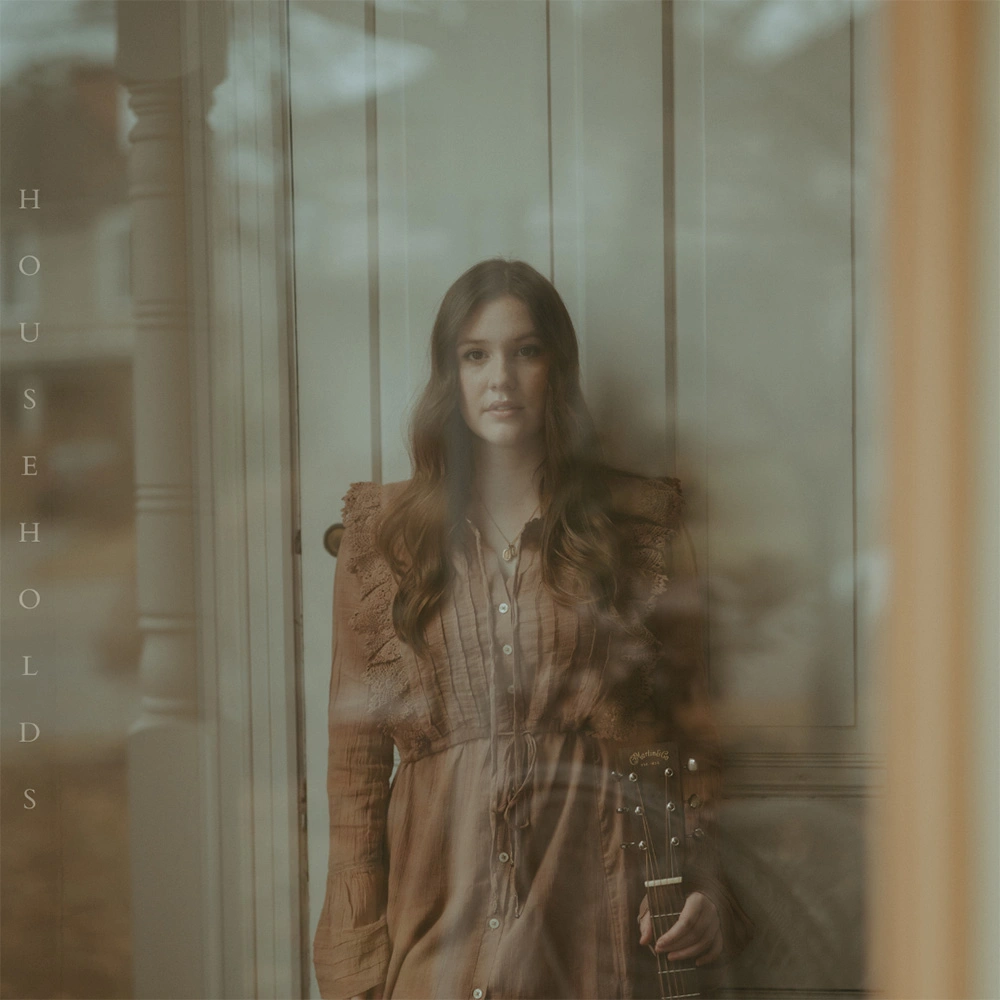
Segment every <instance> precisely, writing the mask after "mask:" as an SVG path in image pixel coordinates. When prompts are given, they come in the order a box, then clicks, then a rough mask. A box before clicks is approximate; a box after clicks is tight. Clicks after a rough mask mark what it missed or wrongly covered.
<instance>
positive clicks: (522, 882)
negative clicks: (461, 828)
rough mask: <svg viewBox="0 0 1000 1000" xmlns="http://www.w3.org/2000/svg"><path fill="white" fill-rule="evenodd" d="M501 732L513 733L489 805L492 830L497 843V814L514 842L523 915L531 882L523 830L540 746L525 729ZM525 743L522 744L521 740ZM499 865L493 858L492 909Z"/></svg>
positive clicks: (518, 908) (515, 876) (516, 887)
mask: <svg viewBox="0 0 1000 1000" xmlns="http://www.w3.org/2000/svg"><path fill="white" fill-rule="evenodd" d="M497 735H498V736H509V737H511V739H510V742H508V743H507V745H506V746H505V747H504V750H503V763H502V773H501V775H500V778H499V781H498V782H497V785H496V786H495V791H494V801H493V806H492V808H491V809H490V833H491V835H492V843H493V845H494V846H495V845H496V842H497V840H496V829H497V817H498V816H501V817H502V818H503V821H504V823H505V824H506V826H507V832H508V840H509V842H510V845H511V857H510V865H511V868H512V872H513V882H514V916H515V917H519V916H520V915H521V904H522V902H523V899H524V897H525V896H526V895H527V893H528V889H529V888H530V886H531V872H530V870H529V865H528V859H527V858H526V857H524V854H523V845H524V841H523V838H522V835H521V834H522V831H523V830H524V829H526V828H527V827H528V826H529V824H530V823H531V818H530V817H531V792H532V788H533V786H534V781H535V761H536V760H537V759H538V748H537V745H536V743H535V737H534V736H533V735H532V734H531V733H529V732H527V731H525V730H518V731H516V732H501V733H497ZM522 743H523V747H522V746H521V744H522ZM498 882H499V880H498V872H497V865H496V863H495V862H494V860H493V859H491V861H490V911H491V912H494V911H495V910H496V908H497V905H498V903H499V884H498Z"/></svg>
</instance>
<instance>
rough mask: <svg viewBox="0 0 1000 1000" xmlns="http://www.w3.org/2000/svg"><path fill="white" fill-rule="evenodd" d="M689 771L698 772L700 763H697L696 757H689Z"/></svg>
mask: <svg viewBox="0 0 1000 1000" xmlns="http://www.w3.org/2000/svg"><path fill="white" fill-rule="evenodd" d="M688 770H689V771H697V770H698V761H696V760H695V759H694V757H688Z"/></svg>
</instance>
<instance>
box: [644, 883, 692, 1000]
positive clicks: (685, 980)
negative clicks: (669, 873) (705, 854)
mask: <svg viewBox="0 0 1000 1000" xmlns="http://www.w3.org/2000/svg"><path fill="white" fill-rule="evenodd" d="M645 886H646V899H647V902H648V903H649V916H650V918H651V919H652V921H653V938H654V940H656V939H658V938H659V937H660V936H661V935H663V934H666V933H667V931H668V930H670V928H671V927H672V926H673V925H674V923H675V922H676V920H677V918H678V917H679V916H680V912H681V909H682V908H683V906H684V890H683V888H682V886H683V883H682V881H681V879H680V878H659V879H649V880H647V881H646V883H645ZM656 966H657V978H658V980H659V986H660V1000H680V998H681V997H689V998H690V997H700V996H701V992H700V984H699V981H698V968H697V966H696V965H695V964H694V959H693V958H684V959H678V960H675V961H671V960H670V959H668V958H667V956H666V955H665V954H662V953H660V952H657V953H656Z"/></svg>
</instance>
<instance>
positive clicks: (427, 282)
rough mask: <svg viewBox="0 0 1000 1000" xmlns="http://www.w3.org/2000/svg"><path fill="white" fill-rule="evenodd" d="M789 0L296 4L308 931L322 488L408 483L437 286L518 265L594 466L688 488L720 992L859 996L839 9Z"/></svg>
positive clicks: (859, 413) (318, 702) (854, 508)
mask: <svg viewBox="0 0 1000 1000" xmlns="http://www.w3.org/2000/svg"><path fill="white" fill-rule="evenodd" d="M806 6H807V7H808V8H815V9H813V10H812V11H811V12H809V11H806V10H805V9H804V8H803V5H800V4H795V3H777V4H776V3H768V4H741V5H716V4H701V3H694V2H681V3H675V4H669V3H665V4H664V3H660V2H647V0H628V2H588V3H583V4H577V3H569V2H556V3H542V2H538V3H519V2H504V0H498V2H493V0H483V2H473V3H464V2H443V3H436V2H424V3H420V4H415V5H402V4H396V3H364V2H360V0H357V2H355V0H344V2H327V0H315V2H314V0H293V2H292V3H291V5H290V24H289V29H290V57H289V58H290V85H291V103H292V121H293V130H292V143H293V162H294V193H295V198H294V215H295V261H296V265H295V272H296V289H295V291H296V319H297V359H298V372H297V382H298V388H299V399H298V406H299V414H298V420H299V449H300V469H301V481H300V497H301V529H302V553H301V568H302V609H301V610H302V630H303V653H304V685H305V693H306V698H305V705H306V719H305V724H306V759H307V766H308V770H307V799H308V843H309V871H310V880H309V894H308V896H309V908H310V920H309V926H310V928H311V929H313V928H315V926H316V922H317V919H318V916H319V909H320V907H321V906H322V903H323V894H324V883H325V878H326V852H327V838H328V832H327V831H328V814H327V801H326V792H325V773H326V763H325V754H326V710H327V694H328V684H329V660H330V648H331V602H332V583H333V574H334V566H335V564H334V560H333V556H332V555H331V552H330V551H328V550H327V549H326V548H325V547H324V544H323V538H324V534H325V532H326V530H327V529H328V528H329V527H330V526H331V525H333V524H335V523H337V522H339V521H340V519H341V514H340V502H341V497H342V496H343V494H344V492H345V491H346V489H347V487H348V485H349V484H350V483H351V482H353V481H356V480H367V479H374V480H377V481H383V482H390V481H394V480H399V479H405V478H407V477H408V475H409V463H408V459H407V455H406V438H405V424H406V418H407V415H408V412H409V410H410V407H411V406H412V404H413V402H414V400H415V397H416V394H417V392H418V391H419V389H420V387H421V385H422V383H423V381H424V379H425V378H426V374H427V363H428V358H427V344H428V340H429V335H430V328H431V324H432V321H433V318H434V314H435V310H436V307H437V304H438V302H439V301H440V299H441V297H442V295H443V294H444V292H445V290H446V288H447V287H448V285H449V284H450V283H451V282H452V281H453V280H454V279H455V278H456V277H457V276H458V274H459V273H461V272H462V271H463V270H465V268H467V267H468V266H469V265H471V264H472V263H474V262H475V261H476V260H479V259H481V258H483V257H487V256H493V255H504V256H514V257H520V258H523V259H525V260H527V261H528V262H529V263H531V264H532V265H534V266H535V267H537V268H538V269H539V270H541V271H542V272H543V273H546V274H548V275H549V276H550V277H551V278H552V279H553V281H554V282H555V284H556V287H557V288H559V290H560V292H561V293H562V295H563V297H564V299H565V301H566V304H567V307H568V308H569V311H570V313H571V315H572V317H573V320H574V323H575V324H576V327H577V331H578V334H579V337H580V343H581V357H582V365H583V373H584V388H585V392H586V395H587V399H588V402H589V404H590V406H591V410H592V412H593V413H594V416H595V418H596V420H597V422H598V425H599V428H600V430H601V432H602V434H603V436H604V442H605V446H606V449H607V453H608V454H609V455H611V456H614V463H615V464H616V465H620V466H623V467H626V468H630V469H632V470H634V471H636V472H641V473H644V474H650V475H663V474H676V475H679V476H680V477H681V479H682V482H683V483H684V486H685V491H686V493H687V495H688V501H689V524H690V526H691V527H692V530H693V534H694V538H695V541H696V548H697V558H698V563H699V566H700V568H701V572H702V573H703V574H704V575H705V576H706V579H707V583H708V587H709V595H710V609H709V610H710V619H709V621H710V629H709V632H710V640H709V654H710V659H709V663H710V671H711V678H712V684H713V689H714V693H715V695H716V696H717V699H718V711H719V718H720V722H721V723H722V728H723V735H724V739H725V743H726V746H727V749H728V750H729V751H730V755H731V763H732V766H731V767H730V768H729V771H728V774H727V778H728V789H729V792H728V794H729V799H728V802H727V807H726V812H725V820H726V829H727V832H728V836H727V839H726V843H727V858H728V861H729V864H730V868H731V872H732V875H733V878H734V881H736V882H737V884H738V886H739V889H740V892H741V895H742V896H743V898H744V899H745V901H746V905H747V908H748V910H749V911H750V912H751V914H752V916H754V918H755V919H756V921H757V923H758V927H759V931H760V932H759V935H758V939H757V941H756V942H755V943H754V945H753V946H752V947H751V949H750V950H749V951H748V953H746V954H745V955H744V957H743V958H742V959H741V960H740V961H739V962H738V963H737V964H736V965H735V966H733V967H732V968H731V969H730V970H728V971H727V972H726V974H725V976H724V977H723V979H724V982H723V985H725V986H726V987H727V988H728V989H729V990H731V991H734V995H739V993H740V991H741V990H758V991H759V990H760V989H763V988H767V989H779V988H780V989H782V990H789V991H791V992H790V993H789V994H787V995H791V996H794V995H796V993H797V992H798V991H802V995H805V994H806V993H808V995H810V996H817V995H824V994H825V993H831V994H832V993H835V992H836V993H838V994H839V993H845V992H846V993H850V992H855V991H860V989H861V986H862V979H863V953H862V940H863V936H862V932H861V920H862V912H863V910H862V906H863V895H862V884H861V875H860V872H861V870H862V860H863V857H862V851H863V839H862V824H863V820H864V817H865V803H866V801H867V796H868V795H869V794H870V791H871V789H872V787H873V785H874V781H873V776H874V775H877V773H878V761H877V760H876V759H875V758H874V757H873V756H872V754H871V751H870V746H869V742H868V739H867V737H866V727H865V721H866V717H867V709H868V706H869V703H870V695H869V689H868V684H867V676H868V674H867V669H866V656H865V650H866V647H865V641H866V627H867V622H868V620H869V615H870V610H871V607H872V602H873V601H874V600H876V599H877V596H878V592H877V586H876V585H877V583H878V575H877V572H876V571H877V569H878V565H877V561H875V560H874V559H873V558H872V557H870V556H869V555H867V554H866V553H867V552H868V550H869V546H868V542H867V539H868V538H869V535H870V524H871V514H870V511H871V504H872V497H871V495H870V492H871V486H870V483H871V482H872V480H871V478H870V471H871V463H872V462H873V461H874V457H875V456H874V454H873V453H872V452H871V450H870V448H869V446H867V445H866V442H868V441H872V440H874V438H873V437H872V436H869V435H865V434H863V433H862V432H863V430H864V429H866V428H868V429H870V428H871V426H872V423H871V413H870V409H871V404H870V385H871V373H872V367H871V366H872V363H873V359H872V357H871V342H870V339H869V338H868V337H867V334H866V331H867V326H866V323H865V306H866V303H865V300H864V297H863V291H864V288H863V280H862V277H861V276H862V275H863V269H864V245H865V240H864V227H863V226H861V225H860V223H859V219H862V218H863V204H864V194H865V191H866V190H867V187H866V185H867V176H866V174H865V172H864V162H865V161H864V160H863V156H862V155H861V154H863V151H864V145H863V141H864V128H863V127H864V121H865V118H864V116H863V114H862V111H863V109H864V101H863V100H861V99H860V95H861V93H862V91H863V88H865V87H866V86H867V83H866V81H865V79H864V75H863V71H864V59H863V46H862V44H861V43H862V42H863V40H864V37H865V32H864V24H863V22H862V21H861V20H860V19H859V18H858V17H856V16H855V13H854V10H853V8H852V6H851V5H850V4H848V3H844V4H834V5H806ZM873 588H875V589H873ZM820 857H821V858H822V859H823V863H822V864H817V863H816V859H817V858H820ZM831 955H832V956H834V957H835V958H836V959H837V961H836V964H835V965H833V964H831V962H830V960H829V956H831ZM312 990H313V994H312V995H317V994H316V988H315V980H313V982H312Z"/></svg>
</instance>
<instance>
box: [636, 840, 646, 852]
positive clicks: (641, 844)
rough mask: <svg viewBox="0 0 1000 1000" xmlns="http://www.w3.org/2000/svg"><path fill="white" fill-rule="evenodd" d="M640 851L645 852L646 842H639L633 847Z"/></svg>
mask: <svg viewBox="0 0 1000 1000" xmlns="http://www.w3.org/2000/svg"><path fill="white" fill-rule="evenodd" d="M635 846H636V847H638V848H639V850H640V851H644V850H646V841H644V840H640V841H639V843H638V844H636V845H635Z"/></svg>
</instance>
